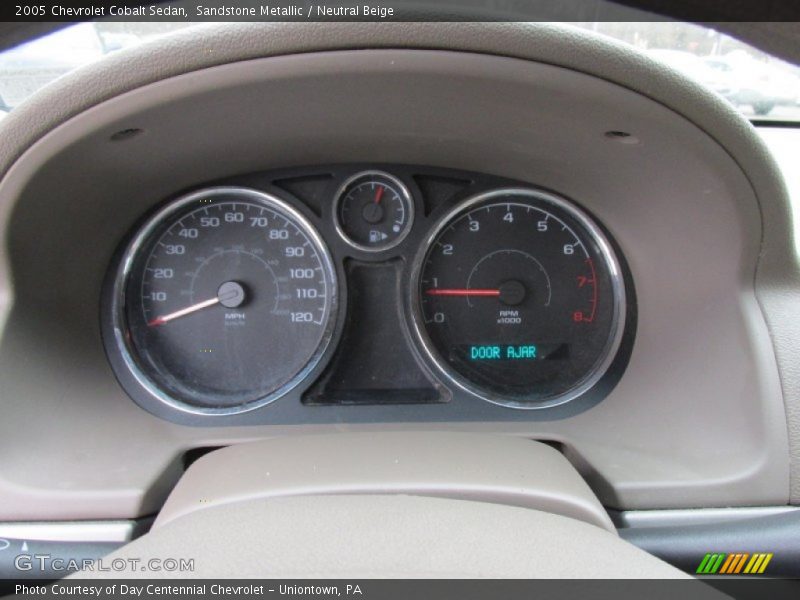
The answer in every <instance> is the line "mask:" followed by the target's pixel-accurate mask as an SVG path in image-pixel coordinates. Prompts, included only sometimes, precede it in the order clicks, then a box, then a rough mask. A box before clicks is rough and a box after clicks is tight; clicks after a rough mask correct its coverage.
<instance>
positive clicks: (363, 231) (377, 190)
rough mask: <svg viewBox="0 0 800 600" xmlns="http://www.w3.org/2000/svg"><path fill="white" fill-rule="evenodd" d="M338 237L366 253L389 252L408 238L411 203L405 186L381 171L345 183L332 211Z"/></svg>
mask: <svg viewBox="0 0 800 600" xmlns="http://www.w3.org/2000/svg"><path fill="white" fill-rule="evenodd" d="M333 213H334V214H333V218H334V223H335V224H336V228H337V230H338V231H339V234H340V235H341V236H342V237H343V238H344V239H345V241H346V242H347V243H349V244H350V245H351V246H353V247H355V248H358V249H359V250H363V251H366V252H377V251H381V250H386V249H388V248H392V247H393V246H396V245H397V244H399V243H400V242H401V241H402V240H403V238H405V237H406V235H408V232H409V230H410V229H411V225H412V222H413V220H414V203H413V201H412V199H411V195H410V194H409V192H408V189H407V188H406V186H405V185H404V184H403V183H402V182H401V181H400V180H399V179H397V178H396V177H394V176H392V175H389V174H388V173H383V172H382V171H365V172H363V173H359V174H357V175H355V176H353V177H351V178H350V179H348V180H347V181H346V182H345V183H344V184H343V185H342V188H341V189H340V190H339V193H338V194H337V197H336V200H335V201H334V207H333Z"/></svg>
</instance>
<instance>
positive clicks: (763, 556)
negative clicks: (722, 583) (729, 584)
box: [695, 552, 773, 575]
mask: <svg viewBox="0 0 800 600" xmlns="http://www.w3.org/2000/svg"><path fill="white" fill-rule="evenodd" d="M772 557H773V554H772V553H771V552H770V553H765V552H756V553H754V554H749V553H747V552H739V553H734V554H727V553H722V552H713V553H711V552H710V553H708V554H706V555H705V556H704V557H703V560H702V561H700V566H698V567H697V571H695V573H698V574H700V575H739V574H742V575H745V574H747V575H761V574H762V573H763V572H764V571H765V570H766V568H767V565H768V564H769V561H771V560H772Z"/></svg>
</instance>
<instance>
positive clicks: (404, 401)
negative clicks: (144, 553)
mask: <svg viewBox="0 0 800 600" xmlns="http://www.w3.org/2000/svg"><path fill="white" fill-rule="evenodd" d="M284 25H285V26H284ZM330 25H331V26H330V27H327V26H326V27H324V28H317V29H314V28H313V26H311V25H309V26H306V25H304V24H301V23H297V24H282V25H281V27H275V28H269V35H265V29H264V27H263V26H257V25H253V24H250V25H249V24H228V25H226V26H224V27H219V28H215V27H208V28H205V29H204V32H203V35H193V34H192V33H191V32H187V33H185V34H176V36H175V37H171V38H169V39H166V40H165V41H164V43H163V44H153V45H143V46H142V47H141V48H136V49H132V50H130V51H129V52H128V51H125V53H120V54H115V55H112V56H110V57H109V58H108V60H107V61H101V63H99V64H98V65H94V66H91V67H87V68H86V69H85V70H83V71H81V72H76V73H75V74H74V76H72V77H66V78H64V79H63V80H60V81H59V82H56V83H55V84H53V86H51V87H50V88H48V90H45V91H44V92H43V96H40V98H41V99H40V100H39V101H41V102H45V103H46V102H50V105H52V107H57V109H53V110H50V111H49V112H48V111H43V112H37V105H36V104H35V103H32V104H30V105H29V106H28V107H27V108H26V107H20V109H19V110H18V111H17V110H15V111H14V112H12V113H11V114H10V115H9V116H8V117H7V118H6V119H5V120H4V121H3V127H4V130H5V132H7V134H8V139H9V140H15V143H14V144H10V143H9V144H8V145H4V146H3V147H2V148H0V165H2V166H3V170H4V172H5V175H4V176H3V179H2V182H0V206H1V207H2V209H3V212H2V214H1V215H0V216H2V219H3V225H4V226H3V229H2V236H3V239H2V243H3V248H4V249H5V254H4V259H5V260H4V262H3V264H2V270H0V280H2V284H3V285H2V292H3V293H2V295H0V300H1V301H2V313H1V314H0V316H2V338H1V339H0V380H1V381H2V382H3V385H2V386H0V402H1V403H2V406H3V410H4V414H3V418H2V419H0V451H2V452H3V456H4V468H3V472H2V473H1V474H0V498H2V499H3V501H2V502H0V519H2V520H6V521H13V520H19V521H27V520H48V519H49V520H69V519H75V520H85V519H133V518H138V517H141V516H144V515H150V514H154V513H156V512H157V511H158V510H159V509H160V507H161V506H162V505H163V503H164V499H165V498H166V496H167V495H168V494H169V492H170V490H171V489H172V487H173V486H174V484H175V482H176V481H177V480H178V479H179V478H180V477H181V476H182V474H183V472H184V470H185V466H186V465H187V464H188V463H189V462H191V457H192V456H196V455H198V454H200V453H203V452H206V451H208V450H209V449H213V448H219V447H221V446H235V445H237V444H241V443H242V442H249V441H254V440H264V439H269V438H282V437H287V436H299V435H301V434H334V433H340V432H359V433H364V434H365V435H366V436H368V437H370V436H371V437H370V439H372V440H373V442H374V443H375V444H380V442H381V439H382V435H383V434H385V433H386V432H389V431H401V432H402V431H413V432H425V431H427V432H430V431H434V432H441V431H448V432H450V431H452V432H474V433H486V434H497V435H502V436H511V437H520V438H525V439H528V440H539V441H543V442H546V443H548V444H550V445H552V446H554V447H556V448H557V449H558V450H559V451H560V453H561V454H562V455H563V456H564V457H566V459H567V460H568V461H569V462H570V463H571V464H572V465H573V466H574V467H575V468H576V469H577V470H578V471H579V473H580V474H581V476H582V477H583V478H584V479H585V481H586V482H587V483H588V485H589V486H590V487H591V489H592V491H593V492H594V493H595V494H596V495H597V497H598V498H599V500H600V502H601V503H602V504H603V506H605V507H606V508H610V509H619V510H649V509H689V508H692V509H695V508H710V507H711V508H713V507H723V506H724V507H731V506H735V507H746V506H785V505H787V504H788V503H790V502H792V501H797V500H798V498H800V495H798V494H800V490H797V489H796V484H794V483H793V482H794V481H797V480H798V479H797V472H798V471H797V465H798V464H800V462H798V460H797V457H796V456H795V454H793V452H795V449H796V448H797V447H798V446H797V442H796V439H800V438H797V435H796V415H797V414H800V413H798V412H797V411H796V408H794V409H793V407H796V400H795V395H794V393H793V391H792V390H793V389H794V388H793V387H792V382H793V381H794V380H795V379H794V378H792V377H787V375H786V374H787V373H789V374H790V373H792V372H793V371H792V370H791V369H792V368H793V367H792V365H793V364H794V363H793V362H792V357H793V356H795V355H796V354H793V348H794V346H793V342H792V340H794V339H798V336H797V335H795V333H793V330H792V327H794V326H795V325H794V323H798V322H800V320H798V319H795V318H788V317H787V315H793V314H796V310H797V306H798V304H797V302H796V298H797V296H796V269H797V264H796V261H795V260H794V255H793V254H787V252H789V249H791V248H792V241H791V226H790V223H791V220H790V218H789V217H788V215H789V208H788V206H789V204H788V199H787V196H786V190H785V189H783V187H782V183H781V179H780V174H779V172H778V170H777V169H776V167H775V165H774V163H773V162H772V159H771V158H770V155H769V153H768V151H767V150H766V149H765V147H764V146H763V144H762V143H761V142H760V140H759V139H758V137H757V135H756V134H755V133H754V131H753V130H752V127H751V126H750V124H749V123H747V122H745V121H744V120H743V119H742V117H741V116H740V115H738V114H736V113H735V111H734V110H733V109H732V108H731V107H729V106H727V105H725V104H724V103H723V102H722V101H721V100H719V99H717V98H715V97H713V96H711V95H710V94H708V93H706V92H705V91H703V90H702V89H700V88H699V87H697V86H694V85H693V84H691V82H687V81H686V80H684V79H683V78H680V77H679V76H678V75H676V74H675V73H673V72H671V71H668V70H666V69H664V68H663V67H659V66H658V65H656V64H655V63H653V62H651V61H650V60H649V59H647V58H646V57H642V56H640V55H638V54H637V53H635V52H633V51H630V50H627V49H625V48H623V47H621V46H618V45H615V44H612V43H609V42H607V41H603V40H602V39H599V38H597V37H595V36H591V35H590V34H585V33H577V32H573V31H570V30H567V29H566V28H562V27H557V26H548V25H543V24H535V25H530V26H528V25H524V26H523V25H521V24H507V25H500V24H498V25H488V24H483V25H475V24H468V23H437V24H425V23H410V24H399V23H398V24H387V26H385V27H384V26H382V25H381V26H373V25H372V24H356V23H350V24H348V23H340V24H330ZM477 31H480V32H481V33H485V32H486V31H489V32H494V33H495V34H496V35H489V34H487V35H476V32H477ZM232 39H235V40H236V44H234V45H232V44H231V43H230V41H231V40H232ZM209 45H212V46H214V47H218V48H225V49H226V50H225V52H228V53H227V54H226V53H224V52H223V53H220V54H213V53H212V54H210V53H208V52H207V48H208V47H209ZM176 56H177V57H183V58H184V59H185V60H184V61H183V62H180V61H178V60H177V59H176ZM87 81H88V82H91V85H89V84H87ZM87 90H88V91H87ZM48 99H49V100H48ZM26 111H28V112H26ZM42 114H47V115H49V116H48V119H43V118H42V117H41V115H42ZM788 256H791V257H792V258H791V259H790V260H789V259H787V257H788ZM776 332H778V333H779V335H778V334H776ZM792 409H793V410H792ZM31 424H35V426H33V427H32V426H30V425H31ZM32 448H35V450H36V451H35V452H32V451H31V449H32ZM698 457H702V460H700V459H699V458H698Z"/></svg>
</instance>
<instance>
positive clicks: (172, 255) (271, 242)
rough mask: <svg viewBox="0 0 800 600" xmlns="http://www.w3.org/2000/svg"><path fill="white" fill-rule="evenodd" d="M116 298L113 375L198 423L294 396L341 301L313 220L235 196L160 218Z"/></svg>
mask: <svg viewBox="0 0 800 600" xmlns="http://www.w3.org/2000/svg"><path fill="white" fill-rule="evenodd" d="M113 294H114V295H113V306H112V312H113V320H114V341H115V344H116V348H115V349H114V351H115V352H116V353H118V355H119V356H121V357H122V359H123V360H122V363H121V364H119V363H117V367H118V368H120V369H124V370H126V371H127V373H128V374H131V375H133V376H134V378H135V380H136V381H137V382H138V384H139V385H141V386H142V387H143V388H144V389H145V390H146V391H147V393H149V394H150V395H151V396H153V397H155V398H156V399H158V400H160V401H162V402H164V403H166V404H168V405H171V406H173V407H174V408H178V409H181V410H184V411H188V412H193V413H200V414H231V413H236V412H242V411H245V410H251V409H253V408H257V407H259V406H262V405H264V404H266V403H268V402H270V401H272V400H274V399H276V398H278V397H280V396H281V395H283V394H285V393H286V392H288V391H289V390H291V389H292V388H293V387H295V386H296V385H297V384H298V383H299V382H300V381H301V380H302V379H303V378H304V377H305V376H306V375H307V374H308V373H309V371H310V370H311V369H313V368H314V367H315V365H316V364H317V362H318V361H319V360H320V357H321V356H322V353H323V352H324V350H325V348H326V346H327V344H328V342H329V341H330V338H331V333H332V329H333V321H334V316H335V313H336V299H337V291H336V276H335V271H334V269H333V266H332V261H331V258H330V255H329V254H328V251H327V249H326V248H325V246H324V244H323V242H322V240H321V238H320V237H319V235H318V234H317V233H316V231H315V230H314V228H313V227H312V226H311V224H310V223H309V222H308V221H307V219H306V218H305V217H304V216H303V215H302V214H301V213H300V212H299V211H297V210H296V209H294V208H293V207H291V206H290V205H288V204H287V203H285V202H284V201H282V200H280V199H278V198H277V197H274V196H272V195H269V194H265V193H263V192H259V191H256V190H251V189H245V188H234V187H229V188H212V189H208V190H204V191H200V192H196V193H193V194H191V195H189V196H186V197H183V198H181V199H179V200H177V201H175V202H173V203H171V204H169V205H168V206H166V207H165V208H163V209H162V210H161V211H159V212H158V213H157V214H155V216H153V217H152V218H151V219H150V220H149V221H148V222H147V223H146V224H145V225H144V227H143V228H142V229H141V230H140V231H139V233H138V234H137V235H136V236H135V238H134V239H133V241H132V242H131V243H130V245H129V246H128V248H127V250H126V252H125V256H124V257H123V260H122V262H121V266H120V270H119V272H118V274H117V277H116V281H115V284H114V292H113ZM112 363H114V361H112Z"/></svg>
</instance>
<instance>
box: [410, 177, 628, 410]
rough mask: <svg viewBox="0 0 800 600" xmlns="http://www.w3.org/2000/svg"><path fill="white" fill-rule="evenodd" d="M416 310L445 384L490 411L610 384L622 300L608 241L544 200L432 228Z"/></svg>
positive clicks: (457, 212)
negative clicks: (490, 405)
mask: <svg viewBox="0 0 800 600" xmlns="http://www.w3.org/2000/svg"><path fill="white" fill-rule="evenodd" d="M412 306H413V307H414V313H415V319H416V322H417V332H418V334H419V337H420V340H421V342H422V345H423V347H424V349H425V350H426V352H427V353H428V354H429V356H430V357H431V358H432V359H433V361H434V362H435V363H436V364H437V365H438V366H439V367H440V368H441V370H442V371H443V372H444V374H445V375H446V376H448V377H449V378H451V379H452V380H454V381H455V382H456V383H457V384H459V385H460V386H461V387H462V388H465V389H467V390H468V391H471V392H473V393H474V394H476V395H478V396H480V397H482V398H484V399H486V400H489V401H492V402H495V403H498V404H504V405H508V406H514V407H518V408H542V407H546V406H553V405H556V404H561V403H563V402H566V401H568V400H571V399H573V398H576V397H577V396H579V395H581V394H582V393H584V392H586V391H587V390H588V389H590V388H591V387H592V386H593V385H594V384H596V383H597V381H599V379H600V378H601V377H602V375H603V374H604V373H605V372H606V370H607V369H608V367H609V365H610V363H611V361H612V359H613V357H614V354H615V352H616V350H617V348H618V346H619V343H620V340H621V336H622V330H623V326H624V322H623V321H624V306H625V293H624V286H623V282H622V278H621V275H620V268H619V264H618V262H617V259H616V257H615V256H614V254H613V252H612V250H611V246H610V244H609V242H608V240H607V239H606V238H605V236H604V235H603V233H602V232H601V230H600V229H599V228H598V227H597V226H596V225H595V224H594V223H593V222H592V221H591V219H590V218H589V217H588V216H587V215H586V214H585V213H584V212H583V211H581V210H580V209H578V208H577V207H575V206H574V205H572V204H571V203H569V202H568V201H566V200H564V199H562V198H560V197H557V196H555V195H552V194H549V193H544V192H539V191H534V190H525V189H519V190H516V189H515V190H497V191H493V192H489V193H486V194H482V195H480V196H478V197H476V198H473V199H471V200H468V201H466V202H465V203H463V204H462V205H460V206H458V207H456V209H454V210H453V211H451V212H450V213H448V214H447V215H445V216H444V217H443V218H442V219H441V220H440V222H439V224H438V225H437V226H436V227H435V228H434V231H433V234H432V235H431V238H430V240H429V244H428V245H427V247H426V248H425V249H424V250H422V251H421V254H420V256H419V258H418V260H417V263H416V268H415V280H414V292H413V297H412Z"/></svg>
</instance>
